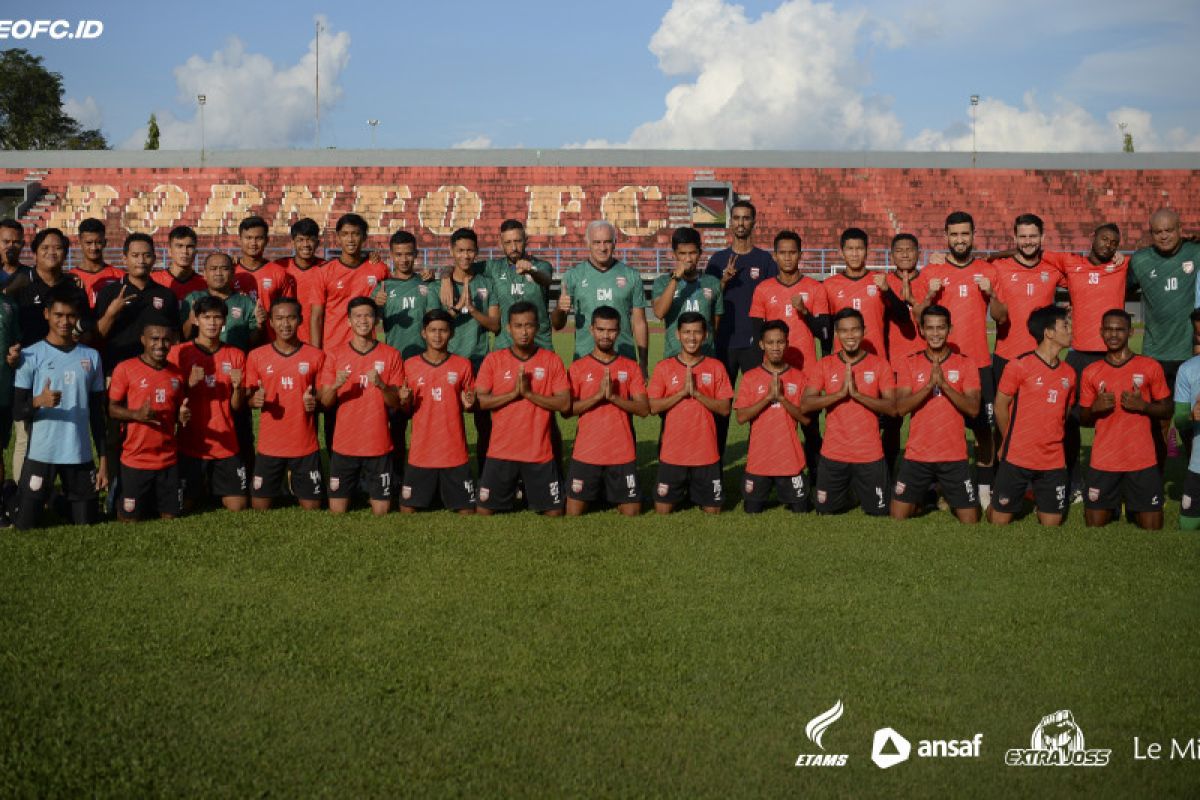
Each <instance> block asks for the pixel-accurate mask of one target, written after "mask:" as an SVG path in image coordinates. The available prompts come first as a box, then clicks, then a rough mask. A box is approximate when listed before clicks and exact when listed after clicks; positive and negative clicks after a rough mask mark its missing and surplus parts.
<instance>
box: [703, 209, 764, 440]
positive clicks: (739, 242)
mask: <svg viewBox="0 0 1200 800" xmlns="http://www.w3.org/2000/svg"><path fill="white" fill-rule="evenodd" d="M757 222H758V210H757V209H755V207H754V204H753V203H751V202H750V201H749V200H738V201H737V202H735V203H734V204H733V205H732V206H731V207H730V209H729V233H730V234H731V235H732V236H733V242H732V244H731V245H730V246H729V247H727V248H726V249H724V250H718V251H717V252H715V253H713V254H712V256H711V257H710V258H709V259H708V266H707V267H705V269H704V271H705V273H706V274H708V275H711V276H713V277H714V278H717V279H719V280H720V281H721V300H722V304H723V306H724V307H723V308H719V309H717V311H718V312H719V313H720V315H721V318H722V319H723V320H724V324H722V325H721V327H720V328H718V329H717V331H716V337H715V340H714V345H715V348H716V357H717V359H719V360H720V361H721V363H722V364H724V365H725V372H726V374H727V375H728V376H729V385H730V386H733V385H734V384H736V383H737V379H738V375H739V374H740V373H743V372H746V371H748V370H752V369H755V368H756V367H758V366H759V365H760V364H761V363H762V351H761V350H759V348H758V343H757V342H756V340H755V338H754V336H755V331H754V326H753V325H752V324H751V322H750V305H751V303H752V302H753V300H754V292H755V290H756V289H757V288H758V286H759V284H761V283H762V282H763V281H765V280H767V279H768V278H773V277H775V276H776V275H777V274H778V272H779V269H778V267H776V265H775V259H773V258H772V257H771V254H770V253H768V252H767V251H766V250H763V249H761V248H759V247H755V246H754V226H755V223H757ZM728 435H729V417H728V416H722V415H717V447H718V448H719V450H720V452H721V456H722V457H724V455H725V440H726V438H728Z"/></svg>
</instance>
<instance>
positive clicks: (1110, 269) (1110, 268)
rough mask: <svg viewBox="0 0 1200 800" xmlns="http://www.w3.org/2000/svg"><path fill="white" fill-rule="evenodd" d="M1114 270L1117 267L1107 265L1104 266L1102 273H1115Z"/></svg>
mask: <svg viewBox="0 0 1200 800" xmlns="http://www.w3.org/2000/svg"><path fill="white" fill-rule="evenodd" d="M1116 268H1117V265H1116V264H1109V265H1107V266H1105V267H1104V271H1105V272H1113V271H1115V270H1116Z"/></svg>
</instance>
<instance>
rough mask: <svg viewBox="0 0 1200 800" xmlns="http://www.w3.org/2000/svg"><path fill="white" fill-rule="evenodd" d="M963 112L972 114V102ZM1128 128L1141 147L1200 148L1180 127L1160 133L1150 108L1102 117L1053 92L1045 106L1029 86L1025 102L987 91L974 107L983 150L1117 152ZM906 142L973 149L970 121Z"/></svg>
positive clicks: (977, 142)
mask: <svg viewBox="0 0 1200 800" xmlns="http://www.w3.org/2000/svg"><path fill="white" fill-rule="evenodd" d="M965 114H966V116H967V117H968V118H969V116H970V108H969V107H968V108H967V109H965ZM1121 123H1125V126H1126V127H1125V130H1124V131H1122V130H1121V128H1120V124H1121ZM1126 132H1127V133H1130V134H1132V135H1133V141H1134V146H1135V147H1136V148H1137V149H1138V150H1139V151H1145V150H1149V151H1154V150H1191V149H1200V136H1193V135H1190V134H1188V133H1187V132H1186V131H1184V130H1182V129H1175V130H1172V131H1169V132H1168V133H1167V135H1166V137H1165V138H1164V137H1163V136H1160V135H1159V134H1158V133H1157V132H1156V131H1155V130H1154V125H1153V122H1152V119H1151V115H1150V113H1149V112H1148V111H1143V110H1142V109H1138V108H1130V107H1123V108H1118V109H1115V110H1113V111H1110V112H1109V113H1108V115H1107V116H1106V118H1105V119H1104V120H1099V119H1097V118H1096V117H1095V116H1093V115H1092V114H1091V113H1089V112H1088V111H1086V110H1085V109H1083V108H1081V107H1080V106H1078V105H1076V104H1074V103H1072V102H1070V101H1069V100H1065V99H1063V98H1061V97H1056V98H1055V103H1054V107H1053V108H1050V109H1043V108H1042V107H1041V106H1040V105H1039V104H1038V102H1037V98H1036V96H1035V95H1034V93H1033V92H1027V93H1026V94H1025V97H1024V102H1023V107H1021V108H1017V107H1015V106H1011V105H1009V104H1008V103H1005V102H1004V101H1002V100H997V99H995V98H991V97H984V98H982V99H981V100H980V101H979V106H978V107H977V109H976V121H975V147H976V148H977V149H978V150H980V151H981V152H986V151H993V152H1022V151H1026V152H1115V151H1119V150H1120V149H1121V147H1122V145H1123V144H1124V138H1123V135H1124V133H1126ZM908 148H909V149H910V150H957V151H969V150H971V148H972V137H971V127H970V125H964V124H961V123H959V124H956V125H954V126H953V127H952V128H950V129H947V130H945V131H934V130H929V129H926V130H923V131H921V133H919V134H918V135H917V136H916V137H914V138H913V139H912V140H910V141H909V142H908Z"/></svg>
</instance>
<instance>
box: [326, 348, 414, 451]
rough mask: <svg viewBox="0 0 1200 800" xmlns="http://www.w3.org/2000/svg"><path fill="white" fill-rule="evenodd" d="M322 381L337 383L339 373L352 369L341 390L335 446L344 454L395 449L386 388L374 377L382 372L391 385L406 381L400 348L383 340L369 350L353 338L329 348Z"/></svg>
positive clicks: (338, 397)
mask: <svg viewBox="0 0 1200 800" xmlns="http://www.w3.org/2000/svg"><path fill="white" fill-rule="evenodd" d="M325 352H326V358H325V364H324V366H323V367H322V368H321V376H320V378H318V385H320V386H333V384H334V383H336V382H337V373H338V372H340V371H348V372H349V373H350V379H349V380H347V381H346V382H345V383H344V384H342V388H340V389H338V391H337V426H336V427H335V428H334V429H333V447H332V450H333V451H334V452H335V453H338V454H340V455H343V456H357V457H360V458H377V457H379V456H382V455H386V454H388V453H390V452H392V436H391V433H390V432H389V430H388V408H387V404H386V403H384V402H383V392H382V391H381V390H380V389H378V388H377V387H376V386H375V384H374V382H373V381H372V380H371V372H372V371H374V372H377V373H379V377H380V379H381V380H382V381H383V382H384V383H386V384H387V385H388V386H400V385H401V384H402V383H404V359H403V358H401V356H400V351H399V350H397V349H395V348H394V347H389V346H388V345H386V344H384V343H382V342H374V343H373V344H372V345H371V348H370V349H369V350H367V351H366V352H365V353H360V352H359V351H357V350H355V349H354V346H353V345H352V344H351V343H350V342H346V343H345V344H339V345H338V346H337V347H334V348H331V349H330V348H327V349H326V351H325Z"/></svg>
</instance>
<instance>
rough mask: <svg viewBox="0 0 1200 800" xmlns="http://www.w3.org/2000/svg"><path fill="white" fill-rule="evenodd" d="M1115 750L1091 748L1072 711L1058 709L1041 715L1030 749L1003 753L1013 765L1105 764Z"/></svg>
mask: <svg viewBox="0 0 1200 800" xmlns="http://www.w3.org/2000/svg"><path fill="white" fill-rule="evenodd" d="M1111 755H1112V750H1101V749H1095V748H1094V749H1091V750H1089V749H1088V748H1087V746H1086V745H1085V744H1084V739H1083V729H1082V728H1080V727H1079V724H1078V723H1077V722H1075V717H1074V716H1073V715H1072V714H1071V712H1070V711H1066V710H1063V711H1055V712H1054V713H1053V714H1047V715H1046V716H1044V717H1042V721H1041V722H1039V723H1038V724H1037V727H1036V728H1034V729H1033V736H1031V737H1030V740H1029V749H1027V750H1026V749H1022V748H1017V747H1014V748H1012V749H1011V750H1009V751H1008V752H1006V753H1005V754H1004V763H1005V764H1008V765H1009V766H1010V767H1018V766H1019V767H1103V766H1107V765H1108V759H1109V756H1111Z"/></svg>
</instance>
